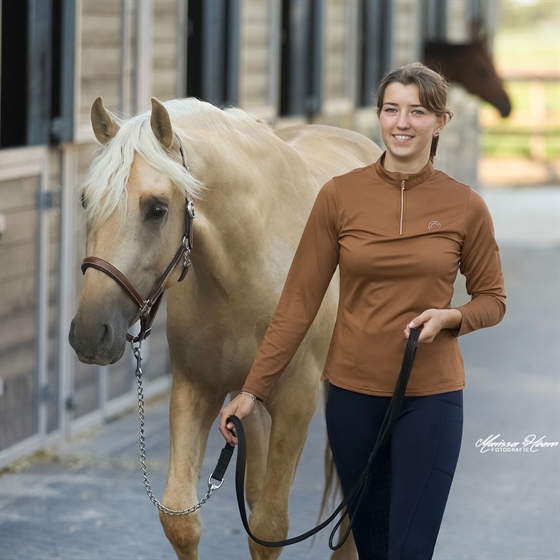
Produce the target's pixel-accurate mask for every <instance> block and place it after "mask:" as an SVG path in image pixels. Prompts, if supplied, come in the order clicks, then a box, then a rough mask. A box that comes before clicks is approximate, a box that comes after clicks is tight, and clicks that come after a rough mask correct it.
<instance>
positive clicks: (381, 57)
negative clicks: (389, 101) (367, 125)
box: [358, 0, 393, 107]
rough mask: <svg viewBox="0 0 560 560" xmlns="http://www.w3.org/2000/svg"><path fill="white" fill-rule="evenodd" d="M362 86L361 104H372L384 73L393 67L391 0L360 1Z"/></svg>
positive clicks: (359, 99)
mask: <svg viewBox="0 0 560 560" xmlns="http://www.w3.org/2000/svg"><path fill="white" fill-rule="evenodd" d="M359 9H360V14H359V19H358V21H359V25H360V37H361V42H360V49H359V53H358V59H359V61H360V68H359V71H358V74H359V76H360V87H359V88H358V105H359V106H360V107H370V106H372V105H374V103H375V92H376V91H377V88H378V87H379V84H380V83H381V80H382V79H383V76H384V75H385V74H386V73H387V72H389V70H390V69H391V39H392V37H391V29H392V20H393V17H392V3H391V0H360V6H359Z"/></svg>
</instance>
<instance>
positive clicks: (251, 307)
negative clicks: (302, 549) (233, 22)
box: [70, 98, 381, 560]
mask: <svg viewBox="0 0 560 560" xmlns="http://www.w3.org/2000/svg"><path fill="white" fill-rule="evenodd" d="M92 125H93V129H94V132H95V135H96V137H97V139H98V140H99V141H100V142H101V143H102V144H105V148H104V149H103V150H102V152H101V153H100V154H99V156H98V157H97V158H96V159H95V161H94V162H93V164H92V166H91V169H90V172H89V175H88V178H87V179H86V182H85V184H84V200H85V201H86V203H87V204H86V208H87V254H88V255H89V256H96V257H99V258H102V259H104V260H106V261H108V262H109V263H111V264H112V265H113V266H115V267H116V268H117V269H119V270H120V271H121V272H122V273H123V274H124V275H125V276H126V277H127V278H128V279H129V280H130V281H131V282H132V283H133V284H134V286H135V287H136V289H137V290H138V292H139V293H140V294H144V296H145V294H147V293H148V292H149V290H150V289H151V287H152V286H153V285H154V284H155V282H156V280H157V279H158V278H159V277H160V276H161V275H162V273H163V271H164V270H165V268H166V266H167V265H168V263H169V262H170V261H171V260H172V258H173V255H174V253H175V251H176V249H177V247H179V245H180V244H181V239H182V236H183V231H184V227H185V225H184V224H185V222H184V219H185V218H184V216H185V197H186V196H188V197H190V198H192V199H194V201H195V204H196V219H195V223H194V230H195V233H194V248H193V252H192V255H191V260H192V267H191V272H190V273H189V274H188V275H187V276H186V278H185V280H184V281H183V282H182V283H179V282H178V277H179V275H180V271H179V270H177V271H176V273H173V274H172V275H171V277H170V279H169V281H168V282H167V285H166V286H165V287H166V288H167V293H168V304H167V339H168V343H169V352H170V359H171V368H172V374H173V382H172V390H171V404H170V428H171V456H170V466H169V475H168V480H167V486H166V489H165V493H164V496H163V500H162V502H163V504H164V505H165V506H167V507H169V508H172V509H183V508H188V507H190V506H192V505H193V504H194V503H196V501H197V497H196V487H197V481H198V479H199V475H200V471H201V465H202V460H203V456H204V451H205V447H206V441H207V437H208V432H209V430H210V427H211V425H212V423H213V421H214V419H215V418H216V416H217V414H218V412H219V410H220V407H221V406H222V403H223V402H224V399H225V397H226V396H227V395H228V393H231V392H234V391H238V390H239V389H240V388H241V386H242V384H243V381H244V379H245V377H246V375H247V373H248V372H249V369H250V367H251V364H252V362H253V359H254V357H255V355H256V352H257V349H258V347H259V345H260V343H261V340H262V338H263V336H264V333H265V331H266V329H267V326H268V324H269V321H270V319H271V316H272V314H273V312H274V309H275V307H276V304H277V302H278V299H279V297H280V293H281V290H282V287H283V283H284V281H285V278H286V275H287V272H288V268H289V266H290V263H291V260H292V258H293V254H294V252H295V249H296V246H297V244H298V241H299V238H300V236H301V233H302V231H303V227H304V225H305V222H306V220H307V216H308V215H309V212H310V210H311V206H312V205H313V202H314V199H315V196H316V194H317V192H318V190H319V188H320V187H321V186H322V185H323V184H324V183H325V182H326V181H327V180H328V179H330V178H331V177H333V176H336V175H338V174H341V173H344V172H346V171H349V170H351V169H354V168H357V167H362V166H364V165H366V164H370V163H372V162H373V161H375V160H376V159H377V158H378V157H379V155H380V154H381V150H380V149H379V147H378V146H377V145H376V144H374V143H373V142H372V141H370V140H369V139H367V138H366V137H364V136H362V135H360V134H357V133H355V132H351V131H348V130H343V129H338V128H334V127H328V126H320V125H301V126H294V127H290V128H286V129H283V130H280V131H278V132H277V133H276V134H275V133H274V132H273V131H272V130H271V129H270V127H269V126H268V125H267V124H265V123H263V122H261V121H260V120H259V119H255V118H252V117H250V116H249V115H247V114H246V113H244V112H243V111H241V110H239V109H228V110H225V111H222V110H220V109H218V108H216V107H214V106H212V105H210V104H208V103H204V102H201V101H198V100H197V99H183V100H174V101H168V102H166V103H165V104H162V103H160V102H159V101H157V100H156V99H152V111H151V114H150V113H145V114H142V115H139V116H137V117H134V118H132V119H130V120H129V121H127V122H125V123H124V124H122V126H120V127H119V124H117V122H116V121H115V120H114V119H113V118H112V117H111V116H110V114H109V113H108V112H107V111H106V110H105V108H104V107H103V103H102V101H101V99H100V98H98V99H97V100H96V102H95V103H94V104H93V107H92ZM175 133H176V134H177V135H178V136H179V137H180V140H181V142H182V144H183V146H184V151H185V154H186V160H187V164H188V170H189V171H187V170H185V168H183V167H182V164H181V158H180V155H179V151H178V143H177V140H176V139H175V138H174V134H175ZM337 299H338V278H337V277H336V276H335V278H334V279H333V281H332V282H331V286H330V287H329V290H328V292H327V294H326V295H325V299H324V301H323V304H322V307H321V309H320V310H319V313H318V316H317V319H316V321H315V322H314V323H313V325H312V326H311V328H310V330H309V332H308V333H307V335H306V337H305V339H304V340H303V342H302V344H301V347H300V349H299V350H298V352H297V353H296V355H295V357H294V359H293V360H292V362H291V363H290V365H289V367H288V369H287V370H286V372H285V374H284V375H283V376H282V378H281V380H280V382H279V383H278V384H277V386H276V387H275V389H274V391H273V392H272V394H271V396H270V398H269V399H268V401H267V403H266V405H265V406H262V405H259V406H258V407H257V409H256V414H254V415H251V416H252V418H250V419H246V420H247V422H246V423H245V424H246V430H247V437H248V439H249V450H250V451H251V456H250V457H249V459H248V475H247V479H248V485H247V499H248V502H249V505H250V506H251V518H250V524H251V529H252V531H253V532H254V534H256V535H257V536H259V537H260V538H262V539H266V540H281V539H284V538H285V537H286V536H287V531H288V498H289V492H290V486H291V484H292V481H293V478H294V474H295V470H296V467H297V463H298V460H299V457H300V453H301V451H302V448H303V444H304V442H305V438H306V434H307V429H308V425H309V422H310V420H311V417H312V415H313V413H314V411H315V408H316V404H317V398H318V393H319V387H320V381H321V377H322V366H323V364H324V361H325V358H326V353H327V348H328V343H329V339H330V335H331V333H332V328H333V324H334V320H335V315H336V309H337ZM137 317H138V309H137V308H136V307H135V305H134V304H133V302H132V301H131V300H130V299H129V298H128V297H127V295H126V294H125V292H124V291H123V290H122V289H121V288H120V287H119V285H118V284H117V283H116V282H115V281H114V280H113V279H111V278H110V277H109V276H107V275H106V274H103V273H102V272H100V271H98V270H95V269H88V270H87V271H86V274H85V280H84V286H83V292H82V295H81V299H80V301H79V306H78V310H77V313H76V316H75V318H74V320H73V321H72V327H71V331H70V343H71V345H72V347H73V348H74V349H75V351H76V353H77V355H78V357H79V358H80V360H82V361H83V362H86V363H94V364H101V365H104V364H110V363H114V362H116V361H117V360H119V359H120V358H121V356H122V355H123V352H124V349H125V345H126V338H125V335H126V331H127V329H128V327H129V326H130V325H131V324H132V323H133V322H134V321H135V320H136V319H137ZM210 507H212V506H210ZM160 520H161V523H162V525H163V528H164V531H165V534H166V535H167V537H168V539H169V540H170V542H171V544H172V545H173V548H174V549H175V552H176V553H177V556H178V557H179V558H180V559H185V560H186V559H196V558H198V551H197V549H198V543H199V540H200V534H201V527H200V517H199V515H198V513H194V514H191V515H188V516H181V517H179V516H173V517H172V516H168V515H165V514H163V513H160ZM249 545H250V550H251V557H252V558H260V559H274V558H278V556H279V555H280V552H281V551H280V550H279V549H270V548H263V547H261V546H259V545H256V544H255V543H254V542H253V541H250V542H249ZM350 546H351V547H353V544H352V543H351V545H350ZM341 551H342V549H341ZM341 551H339V553H340V552H341ZM342 554H344V555H345V556H344V557H345V558H355V553H354V551H352V550H350V551H348V549H347V550H346V552H342V553H341V555H342ZM333 557H334V556H333ZM338 557H340V556H338Z"/></svg>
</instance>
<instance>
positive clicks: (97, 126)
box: [90, 97, 120, 144]
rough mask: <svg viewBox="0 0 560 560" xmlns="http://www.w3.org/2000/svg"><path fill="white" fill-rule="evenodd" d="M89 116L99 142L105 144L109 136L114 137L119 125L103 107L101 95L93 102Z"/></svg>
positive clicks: (109, 138)
mask: <svg viewBox="0 0 560 560" xmlns="http://www.w3.org/2000/svg"><path fill="white" fill-rule="evenodd" d="M90 116H91V126H92V127H93V132H94V134H95V137H96V138H97V140H98V141H99V142H100V143H101V144H107V143H108V142H109V140H111V138H114V137H115V134H117V132H118V131H119V128H120V127H119V125H118V124H117V123H116V121H115V120H114V119H113V117H111V115H110V114H109V113H108V112H107V109H105V107H104V105H103V99H102V98H101V97H98V98H97V99H96V100H95V101H94V102H93V105H92V106H91V111H90Z"/></svg>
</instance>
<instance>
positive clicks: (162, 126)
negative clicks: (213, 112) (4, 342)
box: [69, 98, 200, 365]
mask: <svg viewBox="0 0 560 560" xmlns="http://www.w3.org/2000/svg"><path fill="white" fill-rule="evenodd" d="M91 123H92V126H93V131H94V133H95V136H96V138H97V140H98V141H99V142H100V143H101V144H103V146H104V147H103V148H102V151H101V153H100V154H99V155H98V156H97V158H96V159H95V160H94V162H93V163H92V165H91V168H90V171H89V174H88V177H87V179H86V181H85V184H84V187H83V192H82V205H83V206H84V208H85V209H86V214H87V216H86V224H87V225H86V232H87V242H86V253H87V255H88V256H89V257H91V256H95V257H98V258H100V259H103V260H104V261H107V262H108V263H110V264H111V265H112V266H113V267H115V268H117V269H118V271H120V272H121V273H122V274H123V275H124V276H125V277H126V278H127V279H128V280H129V281H130V282H131V283H132V285H133V286H134V287H135V288H136V291H137V292H138V293H139V294H140V296H141V297H142V298H146V296H147V295H148V293H149V292H150V290H151V289H152V288H153V286H154V285H155V284H156V283H157V282H158V279H160V278H161V277H162V275H163V274H164V272H165V271H166V269H167V267H168V265H169V263H170V262H171V261H172V260H173V258H174V256H175V255H176V252H177V250H178V248H179V247H181V244H182V241H183V235H184V232H185V212H186V196H187V195H189V196H191V195H192V194H193V191H194V192H195V193H196V190H197V188H200V185H198V184H197V182H196V180H195V179H194V178H193V177H192V175H190V173H189V172H188V171H187V169H186V168H185V167H183V163H182V159H181V154H180V151H179V143H180V140H178V138H177V137H176V136H175V133H174V131H173V127H172V125H171V119H170V116H169V113H168V111H167V109H166V107H165V106H164V105H163V104H162V103H160V102H159V101H158V100H157V99H155V98H153V99H152V111H151V114H143V115H139V116H137V117H134V118H133V119H131V120H130V121H127V122H125V123H124V124H123V125H122V126H119V124H118V123H117V121H116V120H115V119H114V118H113V117H112V116H111V115H110V114H109V113H108V112H107V111H106V109H105V107H104V106H103V101H102V99H101V98H97V99H96V100H95V102H94V103H93V106H92V109H91ZM189 190H190V191H191V192H189ZM182 269H183V266H182V263H181V264H180V265H179V266H177V268H176V270H174V271H173V272H172V273H171V275H170V276H169V278H168V280H167V281H166V283H165V284H166V285H165V286H164V287H165V288H167V287H168V286H169V285H171V284H172V283H173V282H176V281H177V280H178V279H179V277H180V275H181V272H182ZM138 317H139V307H138V305H137V304H135V303H134V302H133V301H132V300H131V299H130V297H129V296H128V295H127V293H126V292H125V291H124V290H123V288H122V287H121V286H120V285H119V284H118V283H117V282H115V280H114V279H113V278H111V277H110V276H108V275H107V274H105V273H103V272H102V271H100V270H96V269H95V268H87V269H86V270H84V284H83V290H82V294H81V297H80V300H79V304H78V309H77V312H76V316H75V317H74V319H73V321H72V324H71V328H70V334H69V340H70V344H71V345H72V347H73V348H74V350H75V351H76V353H77V355H78V357H79V359H80V360H81V361H82V362H85V363H95V364H99V365H106V364H111V363H115V362H116V361H118V360H119V359H120V358H121V357H122V355H123V353H124V350H125V347H126V333H127V330H128V328H129V327H130V326H131V325H132V324H133V323H134V322H136V321H137V320H138Z"/></svg>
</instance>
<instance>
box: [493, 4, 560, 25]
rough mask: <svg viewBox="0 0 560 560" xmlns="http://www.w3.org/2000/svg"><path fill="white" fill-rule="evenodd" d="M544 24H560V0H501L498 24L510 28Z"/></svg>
mask: <svg viewBox="0 0 560 560" xmlns="http://www.w3.org/2000/svg"><path fill="white" fill-rule="evenodd" d="M542 24H545V25H547V24H549V25H556V26H558V25H559V24H560V2H558V0H534V1H528V0H501V1H500V11H499V20H498V26H499V27H501V28H509V29H514V28H517V29H520V28H523V29H526V28H527V27H535V26H538V25H542Z"/></svg>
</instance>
